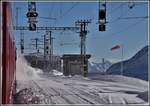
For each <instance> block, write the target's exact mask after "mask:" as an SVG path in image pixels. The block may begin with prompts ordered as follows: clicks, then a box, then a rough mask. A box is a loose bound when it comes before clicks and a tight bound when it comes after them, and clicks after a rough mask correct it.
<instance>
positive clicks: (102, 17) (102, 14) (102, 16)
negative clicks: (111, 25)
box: [99, 10, 106, 20]
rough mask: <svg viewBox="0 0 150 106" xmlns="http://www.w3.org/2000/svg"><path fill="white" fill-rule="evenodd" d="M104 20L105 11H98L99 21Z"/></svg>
mask: <svg viewBox="0 0 150 106" xmlns="http://www.w3.org/2000/svg"><path fill="white" fill-rule="evenodd" d="M105 19H106V12H105V10H99V20H105Z"/></svg>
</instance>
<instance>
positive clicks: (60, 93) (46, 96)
mask: <svg viewBox="0 0 150 106" xmlns="http://www.w3.org/2000/svg"><path fill="white" fill-rule="evenodd" d="M93 79H94V80H93ZM93 79H88V78H84V77H82V76H72V77H65V76H63V75H62V76H58V75H57V76H54V75H42V78H38V79H32V80H26V81H21V80H20V81H18V89H19V90H21V89H24V88H31V89H32V92H33V93H32V96H33V95H34V96H35V95H36V96H37V97H39V101H38V102H37V103H39V104H148V97H147V96H148V82H146V81H143V80H140V79H135V78H129V77H124V76H119V75H116V76H115V75H101V76H96V77H95V78H93ZM19 98H20V97H19ZM31 99H32V97H30V101H31ZM22 103H23V102H22ZM29 103H36V102H29Z"/></svg>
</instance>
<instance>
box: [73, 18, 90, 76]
mask: <svg viewBox="0 0 150 106" xmlns="http://www.w3.org/2000/svg"><path fill="white" fill-rule="evenodd" d="M89 23H91V21H89V20H80V21H77V22H76V23H75V24H76V25H77V26H80V54H81V71H82V73H83V76H84V77H86V76H87V71H88V70H87V65H86V35H87V30H86V26H87V25H88V24H89Z"/></svg>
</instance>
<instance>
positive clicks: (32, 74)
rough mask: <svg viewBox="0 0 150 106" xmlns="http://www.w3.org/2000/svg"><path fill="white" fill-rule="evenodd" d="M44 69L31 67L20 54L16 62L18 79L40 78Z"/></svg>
mask: <svg viewBox="0 0 150 106" xmlns="http://www.w3.org/2000/svg"><path fill="white" fill-rule="evenodd" d="M40 73H42V70H40V69H36V68H33V67H31V66H30V65H29V64H28V63H27V61H26V60H25V59H24V57H23V56H21V55H19V56H18V58H17V62H16V79H17V80H31V79H38V78H40V77H39V74H40Z"/></svg>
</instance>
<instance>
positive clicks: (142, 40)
mask: <svg viewBox="0 0 150 106" xmlns="http://www.w3.org/2000/svg"><path fill="white" fill-rule="evenodd" d="M128 4H129V3H128V2H107V21H108V23H107V25H106V31H105V32H99V31H98V24H97V21H98V2H37V12H38V13H39V18H37V20H38V23H37V25H38V26H75V21H77V20H81V19H92V23H91V24H89V25H88V30H89V33H88V34H87V39H86V44H87V45H86V47H87V53H88V54H91V55H92V57H91V59H90V61H94V62H101V59H102V58H105V59H107V60H110V61H111V62H117V61H120V59H121V49H119V50H116V51H113V52H112V51H110V48H111V47H112V46H114V45H116V44H123V46H124V59H128V58H130V57H132V56H133V55H134V54H135V53H136V52H137V51H139V50H140V49H141V48H143V47H144V46H145V45H147V44H148V19H122V20H118V17H121V18H123V17H140V16H148V5H147V4H145V3H143V2H142V3H140V2H135V6H134V7H133V8H132V9H129V7H128ZM16 7H19V8H20V10H19V20H18V22H19V25H24V26H26V25H28V23H27V18H26V13H27V2H14V3H12V9H13V19H14V25H15V21H16V20H15V15H16ZM72 7H73V8H72ZM71 8H72V9H71ZM70 9H71V10H70ZM40 17H52V18H56V19H57V20H56V21H55V20H48V19H43V18H40ZM44 34H45V32H44V31H40V32H37V31H36V32H30V31H25V35H24V36H25V47H26V48H29V45H28V44H29V43H31V41H30V39H31V38H35V37H39V38H41V35H44ZM52 36H53V37H55V40H54V53H55V54H58V55H62V54H64V53H66V54H68V53H80V48H79V43H80V38H79V33H76V32H71V31H66V32H63V33H62V31H57V32H56V31H53V32H52ZM15 38H16V42H17V44H18V43H19V39H20V31H15ZM61 43H71V45H64V46H61V45H60V44H61ZM17 46H18V45H17ZM30 51H31V50H30ZM26 52H29V51H26Z"/></svg>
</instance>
